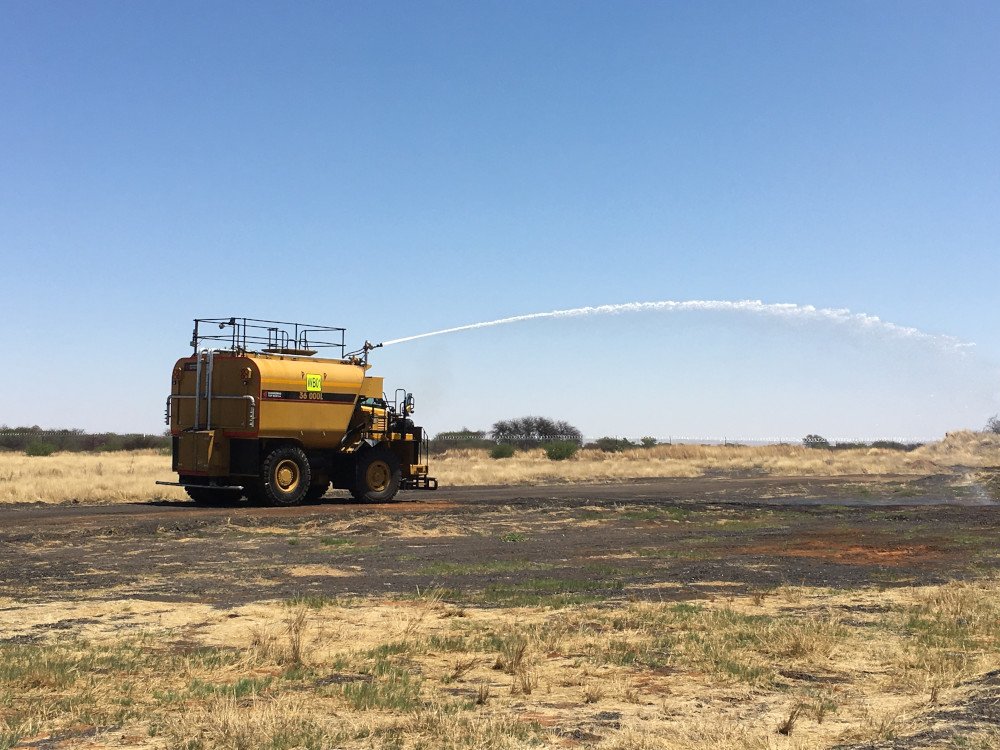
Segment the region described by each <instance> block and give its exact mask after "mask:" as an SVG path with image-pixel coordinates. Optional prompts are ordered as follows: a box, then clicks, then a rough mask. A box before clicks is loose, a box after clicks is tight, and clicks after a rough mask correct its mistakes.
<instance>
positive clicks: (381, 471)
mask: <svg viewBox="0 0 1000 750" xmlns="http://www.w3.org/2000/svg"><path fill="white" fill-rule="evenodd" d="M391 476H392V473H391V472H390V471H389V464H387V463H386V462H385V461H372V462H371V463H370V464H369V465H368V471H367V472H365V480H366V483H367V484H368V489H370V490H372V491H373V492H381V491H382V490H384V489H385V488H386V487H388V486H389V479H390V477H391Z"/></svg>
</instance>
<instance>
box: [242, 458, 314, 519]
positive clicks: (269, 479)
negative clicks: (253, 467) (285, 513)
mask: <svg viewBox="0 0 1000 750" xmlns="http://www.w3.org/2000/svg"><path fill="white" fill-rule="evenodd" d="M311 481H312V470H311V469H310V468H309V459H308V458H306V454H305V452H304V451H303V450H302V449H301V448H299V447H298V446H297V445H281V446H278V447H277V448H275V449H274V450H272V451H271V452H270V453H268V454H267V456H265V457H264V461H263V463H262V464H261V474H260V478H259V479H258V480H257V483H256V485H257V486H256V487H255V488H254V490H253V492H252V495H253V496H254V499H256V500H257V501H258V502H264V503H267V504H268V505H298V504H299V503H300V502H302V500H303V499H304V498H305V496H306V493H307V492H308V491H309V484H310V482H311Z"/></svg>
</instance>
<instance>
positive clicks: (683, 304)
mask: <svg viewBox="0 0 1000 750" xmlns="http://www.w3.org/2000/svg"><path fill="white" fill-rule="evenodd" d="M645 311H660V312H734V313H745V314H749V315H763V316H767V317H773V318H782V319H785V320H807V321H808V320H812V321H824V322H831V323H836V324H839V325H844V326H849V327H851V328H853V329H854V330H857V331H872V332H875V333H880V334H883V335H890V336H893V337H895V338H900V339H909V340H911V341H919V342H923V343H927V344H933V345H935V346H939V347H942V348H944V349H949V350H955V351H962V350H965V349H967V348H969V347H972V346H975V344H972V343H968V342H965V341H961V340H960V339H957V338H954V337H952V336H944V335H938V334H932V333H926V332H924V331H921V330H920V329H918V328H911V327H909V326H901V325H897V324H896V323H890V322H888V321H885V320H882V319H881V318H879V317H877V316H875V315H868V314H867V313H855V312H851V311H850V310H848V309H846V308H824V307H814V306H812V305H799V304H795V303H776V302H762V301H760V300H662V301H660V302H626V303H624V304H618V305H597V306H594V307H574V308H570V309H567V310H551V311H549V312H537V313H529V314H527V315H514V316H512V317H509V318H498V319H497V320H487V321H484V322H481V323H469V324H467V325H461V326H455V327H453V328H442V329H441V330H439V331H428V332H427V333H418V334H416V335H414V336H404V337H402V338H398V339H391V340H389V341H383V342H382V344H381V345H382V346H392V345H393V344H402V343H404V342H406V341H416V340H417V339H425V338H429V337H431V336H441V335H443V334H446V333H458V332H459V331H471V330H475V329H477V328H492V327H494V326H501V325H507V324H508V323H520V322H522V321H528V320H540V319H542V318H576V317H582V316H588V315H616V314H620V313H630V312H645Z"/></svg>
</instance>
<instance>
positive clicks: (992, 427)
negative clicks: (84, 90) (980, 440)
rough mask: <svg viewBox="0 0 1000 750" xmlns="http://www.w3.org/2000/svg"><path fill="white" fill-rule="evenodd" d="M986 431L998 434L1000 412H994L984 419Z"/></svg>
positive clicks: (999, 430)
mask: <svg viewBox="0 0 1000 750" xmlns="http://www.w3.org/2000/svg"><path fill="white" fill-rule="evenodd" d="M986 431H987V432H992V433H994V434H996V435H1000V414H994V415H993V416H992V417H990V418H989V419H987V420H986Z"/></svg>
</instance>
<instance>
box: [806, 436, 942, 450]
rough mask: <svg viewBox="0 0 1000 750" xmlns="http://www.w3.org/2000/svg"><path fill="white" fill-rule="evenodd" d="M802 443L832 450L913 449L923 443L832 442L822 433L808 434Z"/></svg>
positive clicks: (890, 441)
mask: <svg viewBox="0 0 1000 750" xmlns="http://www.w3.org/2000/svg"><path fill="white" fill-rule="evenodd" d="M802 444H803V445H804V446H805V447H806V448H819V449H823V450H831V451H851V450H858V449H859V448H861V449H863V448H882V449H883V450H890V451H907V452H909V451H912V450H916V449H917V448H919V447H920V446H921V445H923V443H901V442H899V441H898V440H873V441H871V442H870V443H866V442H863V441H849V442H836V443H831V442H830V441H829V440H827V439H826V438H825V437H823V436H822V435H806V436H805V437H804V438H802Z"/></svg>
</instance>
